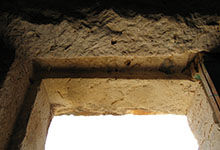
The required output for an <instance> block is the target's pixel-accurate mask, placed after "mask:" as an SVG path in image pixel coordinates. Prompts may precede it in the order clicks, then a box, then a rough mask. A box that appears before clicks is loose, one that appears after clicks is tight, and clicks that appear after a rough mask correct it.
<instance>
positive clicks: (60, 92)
mask: <svg viewBox="0 0 220 150" xmlns="http://www.w3.org/2000/svg"><path fill="white" fill-rule="evenodd" d="M219 5H220V2H219V1H216V2H210V1H208V0H204V1H200V0H194V1H191V0H185V1H175V2H169V1H164V0H154V1H146V0H135V1H132V0H127V1H123V0H120V1H114V0H111V1H108V0H95V1H94V0H90V1H84V0H79V1H78V0H72V1H69V0H63V1H62V2H58V1H57V0H54V1H50V0H47V1H42V0H35V1H32V2H30V1H27V0H20V1H13V0H11V1H1V2H0V42H1V43H0V46H1V45H3V46H1V47H3V49H1V50H2V51H1V58H3V59H4V57H3V56H5V55H3V53H4V52H5V51H7V50H11V49H12V51H11V52H10V54H9V55H10V56H7V57H6V60H7V59H8V58H10V60H9V59H8V62H6V63H2V62H3V59H1V60H0V67H1V68H3V67H5V66H4V65H5V64H6V67H5V68H6V69H5V68H4V69H1V70H3V73H2V72H1V77H0V79H1V81H0V82H1V83H0V84H1V89H0V120H1V123H0V141H1V142H0V149H6V147H7V144H8V143H9V138H10V136H11V135H12V131H13V127H14V130H15V129H16V125H17V124H16V125H15V124H14V123H15V122H16V119H17V116H18V113H19V112H22V111H23V113H25V109H22V110H21V108H22V107H21V106H22V105H24V106H26V105H25V104H26V103H27V102H29V101H28V100H27V98H26V101H24V97H25V94H27V95H28V94H29V96H30V95H31V94H30V93H26V91H27V90H28V87H29V85H31V84H33V82H34V81H33V79H32V78H31V74H32V69H33V68H32V63H33V64H34V65H36V66H37V67H36V66H35V67H36V68H35V69H39V70H38V71H39V72H37V73H42V72H40V71H41V70H44V71H45V72H43V73H42V74H40V75H41V77H42V78H49V79H45V80H43V82H45V86H46V89H47V91H48V94H49V101H50V102H51V105H52V106H53V109H54V112H55V113H56V114H63V113H73V114H76V115H91V114H106V113H109V114H124V113H134V114H155V113H175V114H186V113H187V116H188V118H189V123H190V125H191V128H192V130H193V132H194V133H195V136H196V138H197V139H198V141H199V144H200V149H202V150H203V149H204V150H205V149H208V150H209V149H213V150H216V149H220V148H219V144H218V140H219V138H220V137H219V132H218V131H217V130H216V125H215V124H214V123H213V120H212V116H211V114H212V110H211V109H210V106H209V104H208V103H207V102H206V100H207V97H206V95H205V93H204V91H203V89H202V88H201V87H200V86H198V83H197V82H192V81H191V80H189V78H188V77H189V76H188V77H185V75H180V73H186V72H187V68H188V64H189V63H190V62H191V61H192V60H193V58H194V56H195V55H196V54H197V53H198V52H201V51H206V52H218V51H219V44H220V26H219V20H220V13H219V12H220V7H219ZM14 53H15V54H14ZM14 56H15V60H14V63H13V64H12V66H11V68H10V69H9V72H8V73H7V71H8V68H9V66H10V63H11V62H12V61H13V59H14ZM62 69H63V70H62ZM74 69H75V70H74ZM77 69H78V70H77ZM72 70H74V71H75V73H76V74H77V73H78V71H80V70H81V71H82V70H83V71H84V72H86V73H87V72H91V71H93V75H92V76H91V78H94V79H90V78H88V77H87V78H86V75H84V77H82V76H80V75H82V74H80V73H78V76H77V77H78V79H77V78H74V79H69V78H71V75H73V74H74V72H71V71H72ZM56 71H57V72H56ZM68 71H70V73H69V72H68ZM95 71H99V72H98V73H97V72H96V73H94V72H95ZM124 71H130V73H131V72H132V71H133V74H135V73H137V72H135V71H142V72H143V71H145V72H146V74H147V75H148V77H147V78H143V77H142V75H139V74H138V73H137V76H136V78H133V77H134V75H129V76H127V75H123V76H121V78H119V79H117V80H116V78H115V77H114V76H115V74H123V72H124ZM152 71H153V73H155V75H154V76H151V75H152ZM100 72H102V73H101V74H99V73H100ZM6 73H7V76H6V78H5V75H6ZM56 73H57V74H56ZM90 75H91V74H90ZM98 75H99V78H98V77H97V76H98ZM57 76H59V77H62V76H63V78H64V79H52V78H53V77H54V78H55V77H57ZM183 76H184V77H183ZM127 77H129V78H127ZM67 78H68V79H67ZM80 78H82V79H80ZM156 79H159V80H158V81H157V80H156ZM166 79H167V80H166ZM168 79H169V80H168ZM180 79H182V80H181V81H180ZM67 81H68V83H66V82H67ZM39 82H40V81H39ZM58 85H59V86H58ZM92 86H93V87H92ZM196 86H198V88H197V89H195V87H196ZM51 87H52V88H51ZM55 87H56V88H55ZM67 87H68V88H69V89H67ZM29 88H30V89H31V88H32V86H30V87H29ZM35 88H37V87H35ZM116 89H117V90H116ZM158 89H159V90H158ZM35 90H36V89H35ZM79 91H80V92H79ZM97 91H99V92H97ZM96 92H97V95H95V94H94V93H96ZM158 92H159V94H158ZM194 92H195V97H194V98H193V95H194ZM143 93H144V95H143ZM39 94H42V93H39ZM161 95H165V96H161ZM145 96H146V98H145ZM27 97H28V96H27ZM106 97H108V98H106ZM134 97H135V99H134ZM167 97H169V99H167ZM95 99H96V100H97V101H96V103H95V104H92V103H91V102H94V101H95ZM59 100H62V101H63V103H64V104H61V103H58V101H59ZM43 103H44V102H42V101H39V102H38V101H36V103H35V104H36V105H35V106H36V108H33V110H32V114H31V116H32V119H33V118H37V120H36V122H38V121H39V120H40V121H42V120H41V119H42V116H43V115H42V113H39V114H38V115H37V114H35V112H36V111H38V110H39V109H40V108H41V107H40V106H39V105H41V104H43ZM45 103H46V102H45ZM48 105H49V104H45V107H48ZM190 106H191V107H190ZM189 107H190V109H189V110H188V108H189ZM31 108H32V107H30V106H29V105H28V109H27V110H28V112H27V113H31ZM42 108H44V107H42ZM131 108H132V109H131ZM201 108H202V109H201ZM187 110H188V111H187ZM195 110H196V111H195ZM35 115H36V116H35ZM33 116H35V117H33ZM20 117H21V116H20ZM32 119H30V121H29V122H28V118H27V121H26V122H27V123H28V124H29V125H30V126H28V128H27V131H30V132H32V130H33V127H32V125H31V124H34V122H35V121H34V120H32ZM44 121H45V119H44ZM17 122H18V121H17ZM41 123H42V122H41ZM42 124H43V123H42ZM44 127H45V126H44ZM38 129H39V128H38ZM44 129H45V128H44ZM200 129H201V130H200ZM17 130H18V129H17ZM23 130H24V131H26V129H22V131H23ZM36 131H38V130H36ZM45 132H46V131H45V130H44V132H43V131H42V132H41V131H39V132H38V133H39V134H41V133H42V134H41V135H44V136H45V135H46V133H45ZM18 133H19V132H18ZM39 136H40V135H39ZM27 137H32V136H31V135H27V136H26V139H25V140H24V143H25V142H26V143H28V141H29V139H27ZM32 138H33V137H32ZM44 138H45V137H44ZM12 140H13V138H12ZM32 144H33V143H32ZM24 146H26V147H27V148H29V147H28V146H29V145H28V144H27V145H25V144H24ZM32 148H33V149H37V148H36V147H34V146H32ZM40 149H42V147H41V148H40Z"/></svg>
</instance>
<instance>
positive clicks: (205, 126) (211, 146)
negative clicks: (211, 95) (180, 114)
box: [187, 85, 220, 150]
mask: <svg viewBox="0 0 220 150" xmlns="http://www.w3.org/2000/svg"><path fill="white" fill-rule="evenodd" d="M187 118H188V121H189V125H190V127H191V130H192V132H193V133H194V136H195V138H196V139H197V140H198V144H199V150H217V149H220V143H219V139H220V130H219V127H218V125H217V124H216V123H215V122H214V118H213V110H212V108H211V106H210V104H209V101H208V97H207V96H206V94H205V93H204V90H203V88H202V86H201V85H199V86H198V87H197V88H196V91H195V96H194V100H193V101H192V104H191V107H190V108H189V111H188V113H187Z"/></svg>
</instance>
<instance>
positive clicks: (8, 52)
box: [0, 35, 15, 88]
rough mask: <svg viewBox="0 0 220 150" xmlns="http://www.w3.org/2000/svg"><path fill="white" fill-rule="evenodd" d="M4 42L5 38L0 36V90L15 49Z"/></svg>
mask: <svg viewBox="0 0 220 150" xmlns="http://www.w3.org/2000/svg"><path fill="white" fill-rule="evenodd" d="M6 42H7V41H6V40H5V38H4V37H3V36H1V35H0V88H1V87H2V84H3V82H4V80H5V78H6V74H7V72H8V70H9V68H10V66H11V64H12V62H13V61H14V58H15V49H14V48H12V47H10V46H9V45H7V43H6Z"/></svg>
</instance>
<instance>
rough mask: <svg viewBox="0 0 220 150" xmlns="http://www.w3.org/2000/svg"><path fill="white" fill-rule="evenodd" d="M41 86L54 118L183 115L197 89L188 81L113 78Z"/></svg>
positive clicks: (48, 82) (47, 82) (49, 81)
mask: <svg viewBox="0 0 220 150" xmlns="http://www.w3.org/2000/svg"><path fill="white" fill-rule="evenodd" d="M43 83H44V84H45V86H46V90H47V92H48V96H49V101H50V103H51V105H52V108H53V110H54V114H55V115H61V114H75V115H94V114H96V115H100V114H118V115H120V114H126V113H129V112H132V110H143V112H147V113H149V114H151V113H152V114H159V113H164V114H181V115H185V114H186V112H187V110H188V107H189V106H190V104H191V102H192V100H193V96H194V92H195V87H196V85H197V82H192V81H189V80H176V79H173V80H172V79H170V80H167V79H157V80H155V79H145V80H144V79H114V78H113V79H111V78H107V79H98V78H92V79H88V78H80V79H74V78H68V79H45V80H44V81H43ZM137 113H138V112H137ZM143 114H144V113H143Z"/></svg>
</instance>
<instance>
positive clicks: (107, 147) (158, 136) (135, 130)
mask: <svg viewBox="0 0 220 150" xmlns="http://www.w3.org/2000/svg"><path fill="white" fill-rule="evenodd" d="M61 149H62V150H73V149H75V150H88V149H90V150H146V149H148V150H198V144H197V141H196V139H195V138H194V136H193V134H192V132H191V130H190V128H189V125H188V122H187V118H186V116H179V115H146V116H134V115H124V116H90V117H86V116H56V117H54V118H53V120H52V123H51V125H50V128H49V132H48V136H47V141H46V150H61Z"/></svg>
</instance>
